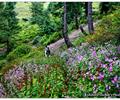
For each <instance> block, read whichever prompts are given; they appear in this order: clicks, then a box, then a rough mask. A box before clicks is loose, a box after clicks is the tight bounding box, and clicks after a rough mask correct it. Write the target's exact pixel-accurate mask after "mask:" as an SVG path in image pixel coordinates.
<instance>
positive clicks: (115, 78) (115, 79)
mask: <svg viewBox="0 0 120 100" xmlns="http://www.w3.org/2000/svg"><path fill="white" fill-rule="evenodd" d="M117 81H118V76H117V75H116V76H115V77H114V78H113V79H112V83H113V84H114V83H116V82H117Z"/></svg>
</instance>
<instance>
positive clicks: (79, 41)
mask: <svg viewBox="0 0 120 100" xmlns="http://www.w3.org/2000/svg"><path fill="white" fill-rule="evenodd" d="M83 42H85V37H80V38H77V39H76V40H75V41H73V44H74V45H75V46H76V45H80V44H81V43H83Z"/></svg>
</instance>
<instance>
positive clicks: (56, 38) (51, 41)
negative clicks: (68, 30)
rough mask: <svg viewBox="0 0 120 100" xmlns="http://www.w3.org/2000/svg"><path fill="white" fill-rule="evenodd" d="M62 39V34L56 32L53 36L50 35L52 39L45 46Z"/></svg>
mask: <svg viewBox="0 0 120 100" xmlns="http://www.w3.org/2000/svg"><path fill="white" fill-rule="evenodd" d="M60 37H61V35H60V33H59V32H55V33H53V34H52V35H50V37H49V38H48V39H47V40H46V41H45V42H44V43H43V44H44V45H48V44H50V43H53V42H55V41H57V40H58V39H59V38H60Z"/></svg>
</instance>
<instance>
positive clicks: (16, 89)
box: [0, 42, 120, 98]
mask: <svg viewBox="0 0 120 100" xmlns="http://www.w3.org/2000/svg"><path fill="white" fill-rule="evenodd" d="M59 57H60V58H61V59H63V60H64V61H65V62H64V64H63V62H61V61H59V62H56V63H54V64H39V63H36V61H34V60H31V61H28V62H21V64H19V65H14V67H13V68H12V69H10V70H8V71H7V72H6V73H5V74H4V75H2V76H1V77H0V78H1V83H0V97H1V98H4V97H10V98H11V97H12V98H16V97H17V98H23V97H27V98H31V97H32V98H38V97H42V98H43V97H45V98H47V97H51V98H53V97H54V98H58V97H59V98H76V97H80V98H82V97H120V60H119V57H120V51H119V46H115V45H113V44H111V43H110V42H108V43H105V45H90V44H88V43H82V45H81V46H78V47H73V48H69V49H67V50H66V51H63V52H60V53H59ZM51 59H52V58H51ZM37 60H38V59H37ZM54 62H55V60H54Z"/></svg>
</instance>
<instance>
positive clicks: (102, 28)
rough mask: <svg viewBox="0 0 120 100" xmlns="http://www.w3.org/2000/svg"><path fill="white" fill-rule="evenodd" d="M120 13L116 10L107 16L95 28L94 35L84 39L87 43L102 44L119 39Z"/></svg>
mask: <svg viewBox="0 0 120 100" xmlns="http://www.w3.org/2000/svg"><path fill="white" fill-rule="evenodd" d="M119 25H120V11H119V10H117V11H115V12H114V13H113V14H110V15H107V16H105V17H103V18H102V20H101V21H100V22H99V23H98V25H97V26H96V30H95V34H94V35H89V36H87V37H86V41H87V42H89V43H92V42H97V43H104V42H106V41H109V40H111V39H114V38H117V39H116V40H118V41H119V38H120V32H119V31H120V27H119Z"/></svg>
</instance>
